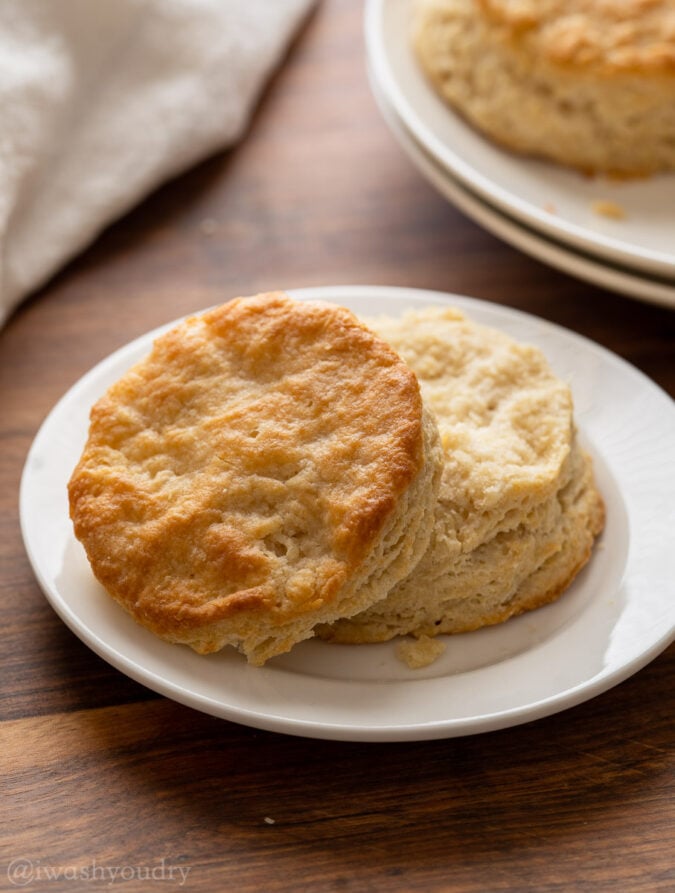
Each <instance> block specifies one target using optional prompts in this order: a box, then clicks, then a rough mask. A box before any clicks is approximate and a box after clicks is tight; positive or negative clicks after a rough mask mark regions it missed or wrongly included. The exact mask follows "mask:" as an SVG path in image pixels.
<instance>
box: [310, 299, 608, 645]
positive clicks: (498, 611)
mask: <svg viewBox="0 0 675 893" xmlns="http://www.w3.org/2000/svg"><path fill="white" fill-rule="evenodd" d="M371 326H372V327H373V328H374V329H375V330H376V331H378V332H379V333H380V334H381V335H382V336H383V337H385V338H386V340H387V341H388V342H389V343H390V344H391V345H392V346H393V347H394V348H395V349H396V350H397V352H398V353H399V354H400V355H401V356H402V357H403V358H404V359H405V361H406V362H407V363H408V364H409V366H410V367H411V369H413V370H414V371H415V373H416V374H417V376H418V379H419V381H420V384H421V388H422V394H423V397H424V400H425V403H426V404H427V406H428V407H429V408H430V409H431V410H432V411H433V412H434V414H435V416H436V419H437V422H438V426H439V430H440V433H441V442H442V444H443V449H444V456H445V461H444V468H443V476H442V480H441V488H440V493H439V499H438V503H437V506H436V513H435V522H434V531H433V535H432V539H431V543H430V546H429V548H428V550H427V552H426V553H425V554H424V556H423V557H422V559H421V561H420V562H419V564H418V565H417V567H416V568H415V569H414V571H413V572H412V573H411V574H410V575H409V576H408V577H407V578H406V579H405V580H402V581H401V582H400V583H398V584H397V585H396V586H394V587H393V589H392V591H391V592H390V593H389V594H388V595H387V597H386V598H384V599H383V600H381V601H379V602H377V603H376V604H374V605H372V606H371V607H370V608H368V609H367V610H365V611H363V612H361V613H360V614H357V615H356V616H353V617H351V618H344V619H341V620H338V621H336V622H335V623H333V624H330V625H322V626H320V627H319V628H318V630H317V634H318V635H319V636H320V637H322V638H324V639H326V640H329V641H333V642H342V643H351V644H356V643H374V642H383V641H387V640H389V639H392V638H393V637H395V636H399V635H405V634H412V635H414V636H416V637H428V636H435V635H438V634H440V633H462V632H468V631H471V630H475V629H478V628H480V627H484V626H488V625H492V624H496V623H501V622H503V621H505V620H507V619H509V618H510V617H513V616H516V615H518V614H521V613H523V612H525V611H530V610H532V609H535V608H538V607H540V606H542V605H544V604H547V603H549V602H551V601H553V600H555V599H557V598H558V597H559V596H560V595H561V594H562V593H563V592H564V591H565V589H567V587H568V586H569V584H570V583H571V582H572V580H573V579H574V577H575V576H576V574H577V573H578V572H579V571H580V570H581V568H582V567H583V566H584V565H585V564H586V562H587V561H588V560H589V558H590V555H591V551H592V548H593V543H594V540H595V538H596V537H597V536H598V534H599V533H600V532H601V530H602V528H603V525H604V505H603V501H602V498H601V496H600V494H599V493H598V491H597V489H596V486H595V483H594V478H593V470H592V464H591V460H590V458H589V456H588V455H587V454H586V453H585V452H584V451H583V450H582V449H581V447H580V445H579V442H578V439H577V435H576V431H575V426H574V419H573V406H572V398H571V394H570V391H569V388H568V387H567V385H566V384H564V383H563V382H562V381H560V380H559V379H558V378H556V376H555V375H554V374H553V373H552V371H551V370H550V367H549V366H548V363H547V361H546V359H545V358H544V356H543V355H542V354H541V352H540V351H539V350H537V349H536V348H534V347H530V346H527V345H523V344H519V343H517V342H515V341H514V340H512V339H511V338H509V337H508V336H507V335H505V334H502V333H500V332H497V331H495V330H492V329H489V328H487V327H483V326H479V325H476V324H474V323H472V322H470V321H468V320H466V319H464V317H463V316H462V314H461V313H459V312H458V311H455V310H443V309H437V308H433V309H429V310H425V311H421V312H415V313H410V314H408V315H407V316H405V317H403V318H402V319H398V320H393V319H390V320H387V319H381V320H375V321H373V322H372V323H371Z"/></svg>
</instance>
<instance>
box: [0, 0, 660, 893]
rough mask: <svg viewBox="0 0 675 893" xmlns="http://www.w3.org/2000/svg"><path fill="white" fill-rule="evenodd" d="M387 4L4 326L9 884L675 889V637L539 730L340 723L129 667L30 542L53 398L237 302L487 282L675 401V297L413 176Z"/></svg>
mask: <svg viewBox="0 0 675 893" xmlns="http://www.w3.org/2000/svg"><path fill="white" fill-rule="evenodd" d="M361 14H362V4H361V2H359V0H324V2H323V4H322V5H321V6H320V7H319V9H318V11H317V12H316V14H315V15H314V16H313V17H312V18H311V19H310V20H309V21H308V23H307V25H306V27H304V28H303V30H302V32H301V33H300V34H299V35H298V39H297V41H296V42H295V43H294V45H293V47H292V49H291V51H290V53H289V57H288V59H287V61H286V63H285V65H284V66H283V68H282V70H281V71H280V73H279V75H278V76H277V77H276V78H275V79H274V81H273V82H272V83H271V84H270V86H269V89H268V90H267V91H266V93H265V95H264V97H263V98H262V102H261V104H260V107H259V110H258V112H257V114H256V117H255V119H254V121H253V124H252V127H251V130H250V132H249V134H248V135H247V138H246V139H245V141H244V142H243V144H241V145H240V146H239V147H237V148H236V149H235V150H233V151H229V152H226V153H223V154H221V155H219V156H218V157H216V158H213V159H211V160H209V161H207V162H206V163H204V164H202V165H201V166H199V167H198V168H196V169H195V170H193V171H191V172H190V173H188V174H186V175H185V176H183V177H181V178H180V179H178V180H177V181H175V182H172V183H170V184H168V185H166V186H165V187H164V188H162V189H161V190H159V191H158V192H157V193H156V194H154V195H152V196H151V197H150V198H148V199H147V201H145V202H144V203H143V204H142V205H141V206H140V207H139V208H138V209H136V210H135V211H134V212H133V213H131V214H130V215H129V216H127V217H125V218H124V219H123V220H121V221H120V222H118V223H116V224H115V225H114V226H112V227H111V228H110V229H109V230H107V231H106V232H105V233H104V234H103V235H102V237H101V238H100V239H99V240H98V241H97V242H96V244H95V245H94V246H92V247H91V249H90V250H88V251H87V252H86V253H85V254H84V255H82V256H81V257H79V258H78V259H77V260H76V261H75V262H73V263H72V264H71V265H69V267H68V268H67V269H66V270H64V271H63V272H62V273H61V274H59V275H58V276H57V277H56V279H55V280H54V281H53V282H51V283H50V284H49V286H48V287H46V288H44V289H43V290H42V291H41V292H40V293H39V294H37V295H36V296H34V297H33V298H32V299H31V300H29V301H28V302H26V303H25V304H24V305H23V306H22V307H21V309H20V310H19V311H17V312H16V314H15V315H14V316H13V317H12V319H11V320H10V321H9V323H8V324H7V326H6V327H5V329H4V330H3V331H2V332H0V410H1V411H0V426H1V427H0V556H1V561H0V593H1V597H2V610H3V619H4V622H3V624H2V627H1V630H0V636H1V639H2V645H1V647H0V655H1V657H0V660H1V661H2V677H1V678H2V702H1V703H2V706H1V710H2V712H1V716H0V719H1V723H0V761H1V763H2V775H3V796H2V798H1V799H0V823H1V831H0V841H1V842H0V889H7V890H10V889H14V888H15V887H16V886H21V885H23V886H25V887H26V888H27V889H45V890H47V889H48V890H50V891H60V890H68V891H76V890H78V889H85V888H86V885H87V884H89V885H91V886H97V887H103V886H114V887H115V888H116V887H117V885H119V886H120V888H122V889H125V890H149V889H155V888H157V889H160V888H161V889H166V888H175V887H184V888H185V889H190V890H205V891H206V890H209V891H211V890H230V889H232V890H235V889H236V890H239V891H265V893H273V891H286V890H304V889H307V890H313V891H329V890H330V891H358V893H362V891H369V890H374V891H380V890H387V891H389V890H392V891H411V890H420V891H425V893H429V891H440V890H443V891H455V890H456V891H476V893H487V891H502V890H535V891H571V890H574V891H577V890H589V891H590V890H593V891H598V890H613V891H614V890H616V891H633V890H641V891H642V890H644V891H655V890H664V891H665V890H669V891H672V890H675V867H674V862H675V859H674V851H675V847H674V845H673V844H674V831H675V824H674V818H675V809H674V805H673V803H674V800H675V755H674V747H675V720H674V717H673V679H674V671H675V647H670V648H669V649H668V650H667V651H665V652H664V653H663V654H661V655H660V656H659V657H657V658H656V659H655V660H654V661H653V662H652V663H651V664H649V665H648V666H647V667H646V668H644V669H643V670H642V671H640V672H639V673H638V674H637V675H635V676H634V677H632V678H631V679H629V680H628V681H626V682H624V683H622V684H621V685H619V686H617V687H616V688H614V689H612V690H611V691H609V692H607V693H605V694H604V695H602V696H599V697H597V698H595V699H593V700H591V701H589V702H587V703H585V704H583V705H582V706H578V707H576V708H574V709H570V710H567V711H565V712H563V713H561V714H558V715H556V716H552V717H550V718H547V719H542V720H539V721H537V722H533V723H529V724H527V725H522V726H519V727H515V728H511V729H506V730H502V731H498V732H491V733H486V734H482V735H476V736H472V737H465V738H455V739H449V740H439V741H429V742H424V741H422V742H413V743H394V744H365V743H341V742H332V741H314V740H310V739H306V738H294V737H291V736H285V735H281V734H275V733H272V732H264V731H257V730H254V729H250V728H247V727H244V726H241V725H236V724H233V723H230V722H226V721H223V720H219V719H215V718H212V717H209V716H207V715H204V714H201V713H199V712H196V711H193V710H191V709H189V708H187V707H183V706H180V705H178V704H176V703H173V702H171V701H169V700H166V699H164V698H162V697H160V696H158V695H156V694H154V693H153V692H152V691H149V690H147V689H145V688H144V687H142V686H140V685H138V684H136V683H134V682H132V681H130V680H129V679H128V678H126V677H125V676H123V675H122V674H121V673H119V672H117V671H116V670H114V669H113V668H111V667H110V666H108V665H107V664H106V663H105V662H103V661H102V660H100V659H99V658H97V657H96V656H95V655H94V654H93V653H92V652H91V651H90V650H89V649H88V648H87V647H85V645H83V644H82V643H81V642H80V641H79V640H78V639H77V638H76V637H75V636H74V635H73V634H72V633H71V632H70V631H69V630H68V629H67V628H66V627H65V626H64V625H63V624H62V623H61V622H60V621H59V620H58V619H57V617H56V615H55V614H54V613H53V611H52V609H51V608H50V607H49V606H48V604H47V602H46V600H45V599H44V597H43V595H42V594H41V591H40V589H39V587H38V585H37V583H36V581H35V579H34V577H33V574H32V572H31V568H30V566H29V563H28V559H27V557H26V555H25V553H24V549H23V546H22V541H21V536H20V532H19V519H18V509H17V495H18V487H19V478H20V474H21V470H22V464H23V461H24V459H25V456H26V452H27V450H28V448H29V446H30V443H31V441H32V438H33V437H34V435H35V433H36V431H37V429H38V427H39V425H40V423H41V421H42V419H43V418H44V416H45V414H46V413H47V412H48V410H49V409H50V407H51V406H52V405H53V404H54V403H55V402H56V401H57V400H58V398H59V397H60V396H61V395H62V394H63V393H64V392H65V391H66V390H67V389H68V388H69V386H70V385H71V384H73V382H75V381H76V379H78V377H80V376H81V375H82V374H83V373H84V372H85V371H86V370H88V369H89V368H90V367H91V366H92V365H93V364H94V363H96V362H97V361H98V360H100V359H101V358H103V357H104V356H106V355H107V354H108V353H109V352H110V351H112V350H114V349H115V348H117V347H119V346H120V345H123V344H125V343H126V342H128V341H129V340H130V339H132V338H134V337H135V336H137V335H139V334H141V333H143V332H145V331H147V330H148V329H150V328H152V327H154V326H156V325H158V324H160V323H164V322H166V321H169V320H171V319H174V318H175V317H177V316H180V315H182V314H185V313H188V312H190V311H194V310H197V309H200V308H202V307H205V306H207V305H210V304H212V303H215V302H218V301H221V300H225V299H227V298H230V297H233V296H235V295H238V294H248V293H254V292H257V291H261V290H265V289H274V288H291V287H300V286H309V285H322V284H345V283H360V284H362V283H370V284H389V285H407V286H416V287H426V288H433V289H439V290H442V291H449V292H457V293H462V294H468V295H473V296H476V297H480V298H485V299H488V300H490V301H494V302H495V303H498V304H503V305H507V306H509V307H516V308H519V309H521V310H526V311H529V312H531V313H534V314H538V315H540V316H541V317H544V318H545V319H548V320H553V321H554V322H557V323H560V324H562V325H564V326H567V327H569V328H570V329H572V330H574V331H576V332H580V333H582V334H583V335H586V336H588V337H590V338H592V339H594V340H595V341H597V342H599V343H600V344H602V345H604V346H605V347H607V348H609V349H610V350H613V351H615V352H617V353H618V354H620V355H621V356H623V357H625V358H626V359H628V360H629V361H630V362H632V363H633V364H635V365H636V366H637V367H638V368H640V369H641V370H643V371H644V372H645V373H646V374H647V375H648V376H650V377H651V378H652V379H653V380H654V381H656V382H657V383H658V384H659V385H661V386H662V387H663V388H664V389H666V390H667V391H669V392H670V394H671V395H672V394H673V393H675V363H674V362H673V359H674V358H673V344H674V343H675V342H674V339H673V328H674V326H673V324H674V321H675V314H673V313H672V312H670V311H668V310H666V309H662V308H659V307H656V306H652V305H649V304H646V303H641V302H639V301H637V300H632V299H628V298H623V297H620V296H618V295H615V294H611V293H609V292H604V291H602V290H600V289H598V288H594V287H591V286H590V285H587V284H584V283H582V282H579V281H576V280H575V279H572V278H568V277H567V276H566V275H563V274H562V273H559V272H556V271H554V270H551V269H548V268H547V267H545V266H543V265H542V264H540V263H538V262H536V261H534V260H532V259H530V258H528V257H527V256H525V255H523V254H520V253H519V252H518V251H516V250H514V249H512V248H510V247H508V246H507V245H504V244H502V243H501V242H499V241H498V240H496V239H495V238H493V237H492V236H491V235H489V234H487V233H486V232H484V231H482V230H481V229H480V228H479V227H478V226H477V225H475V224H474V223H472V222H471V221H470V220H468V219H467V218H465V217H464V216H463V215H462V214H461V213H460V212H459V211H457V210H455V209H454V208H453V207H452V206H450V205H449V204H447V203H446V202H445V201H444V200H443V199H442V198H441V197H439V195H437V194H436V193H435V192H434V191H432V189H431V188H430V187H429V186H427V185H426V183H425V182H424V181H423V180H422V179H421V177H420V176H419V175H418V173H417V172H416V171H415V170H414V169H413V168H412V167H411V165H410V164H409V162H408V161H407V160H406V158H405V157H404V156H403V154H402V152H401V151H400V150H399V148H398V147H397V145H396V144H395V142H394V141H393V139H392V137H391V136H390V134H389V132H388V130H387V129H386V127H385V125H384V124H383V123H382V121H381V119H380V116H379V114H378V112H377V110H376V108H375V105H374V102H373V100H372V98H371V95H370V92H369V89H368V85H367V79H366V73H365V67H364V49H363V41H362V36H361ZM669 582H671V581H669ZM266 819H267V820H266ZM269 819H273V822H271V821H269ZM87 872H88V873H89V874H87ZM97 872H98V873H97ZM153 872H154V873H153Z"/></svg>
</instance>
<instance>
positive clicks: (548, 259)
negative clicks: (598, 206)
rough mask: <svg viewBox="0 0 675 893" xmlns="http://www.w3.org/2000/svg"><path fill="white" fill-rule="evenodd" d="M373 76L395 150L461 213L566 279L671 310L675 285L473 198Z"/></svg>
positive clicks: (378, 101)
mask: <svg viewBox="0 0 675 893" xmlns="http://www.w3.org/2000/svg"><path fill="white" fill-rule="evenodd" d="M374 77H375V76H374V75H372V78H373V80H372V81H371V89H372V92H373V96H374V98H375V101H376V103H377V105H378V107H379V110H380V113H381V115H382V118H383V120H384V121H385V123H386V124H387V126H388V127H389V129H390V131H391V133H392V134H393V136H394V138H395V139H396V141H397V143H398V145H399V147H400V148H401V149H402V151H403V152H404V153H405V155H406V157H407V158H408V159H409V160H410V161H411V162H412V163H413V165H414V166H415V168H416V169H417V171H418V172H419V173H420V174H421V175H422V176H423V177H424V179H425V180H426V181H427V182H428V183H429V184H430V185H431V186H433V188H434V189H435V190H436V191H437V192H439V193H440V194H441V195H442V196H443V197H444V198H445V199H446V200H447V201H449V202H451V203H452V204H454V205H455V206H456V207H457V208H458V209H459V210H460V211H462V213H464V214H466V215H467V216H468V217H470V218H471V219H472V220H473V221H474V222H476V223H478V225H479V226H481V227H483V228H484V229H486V230H488V231H489V232H490V233H492V235H494V236H496V237H497V238H499V239H501V240H502V241H504V242H506V243H507V244H509V245H511V247H513V248H516V249H517V250H518V251H522V252H523V253H524V254H527V255H529V256H530V257H534V258H535V259H536V260H538V261H540V262H541V263H545V264H547V265H548V266H551V267H553V268H554V269H556V270H558V271H560V272H563V273H565V274H566V275H568V276H574V277H575V278H577V279H580V280H582V281H584V282H588V283H590V284H592V285H594V286H596V287H598V288H603V289H605V290H609V291H614V292H617V293H618V294H622V295H623V296H624V297H630V298H635V299H637V300H640V301H643V302H645V303H649V304H653V305H658V306H660V307H666V308H668V309H673V308H675V281H673V282H672V283H671V282H669V281H666V280H663V279H658V278H654V277H651V276H649V275H648V274H647V273H644V274H641V273H640V272H639V271H638V270H628V269H626V268H624V267H619V266H616V265H614V264H611V263H610V262H609V261H603V259H602V258H600V257H595V256H591V255H588V254H584V253H582V252H580V251H576V250H575V249H574V248H573V247H571V246H569V245H565V244H563V243H561V242H556V241H555V240H553V239H550V238H548V237H547V236H546V235H545V234H544V233H541V232H539V231H538V230H534V229H531V228H530V227H528V226H526V225H525V224H524V223H521V222H520V221H518V220H515V219H514V218H512V217H510V216H509V215H508V214H506V213H504V212H503V211H501V210H500V209H499V208H496V207H494V206H493V205H491V204H489V202H486V201H484V200H483V199H482V198H481V197H480V196H479V195H476V194H474V193H473V192H472V191H471V189H469V188H468V187H467V186H465V185H464V184H463V183H461V182H460V181H459V180H457V179H456V178H455V177H453V176H452V174H451V173H450V172H449V171H447V170H446V169H445V168H443V167H441V165H439V164H438V162H437V161H436V160H435V159H434V158H432V157H431V156H430V155H429V154H428V152H427V151H426V149H425V148H424V146H422V145H421V144H420V143H418V142H417V141H416V139H415V136H414V134H412V133H411V132H410V131H409V130H408V129H407V128H406V125H405V122H404V121H401V120H400V119H398V118H397V117H396V110H395V109H394V108H393V107H391V106H389V105H388V104H387V99H386V97H385V96H384V95H383V94H382V93H381V92H379V86H378V84H377V82H376V81H375V80H374Z"/></svg>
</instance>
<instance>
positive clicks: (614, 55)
mask: <svg viewBox="0 0 675 893" xmlns="http://www.w3.org/2000/svg"><path fill="white" fill-rule="evenodd" d="M476 2H477V3H478V4H479V6H480V8H481V9H482V11H483V13H484V15H485V16H486V17H487V18H488V19H490V21H492V22H493V23H494V24H496V25H499V26H501V28H503V33H504V37H505V38H506V39H510V40H514V41H516V42H518V43H520V44H523V45H526V46H527V49H528V51H529V52H532V53H533V54H536V55H537V56H540V57H543V58H546V59H548V60H549V61H551V62H553V63H554V64H557V65H561V66H568V67H571V68H582V69H585V68H593V69H595V70H597V71H598V72H605V73H608V74H609V73H619V72H643V73H645V74H647V73H651V74H673V73H675V3H674V2H673V0H476Z"/></svg>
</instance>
